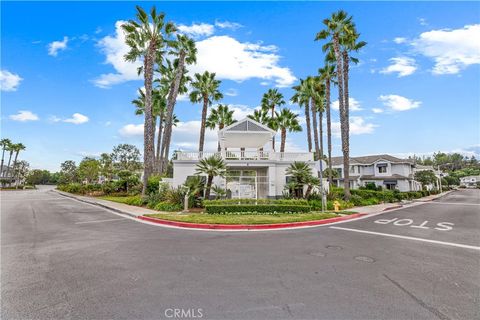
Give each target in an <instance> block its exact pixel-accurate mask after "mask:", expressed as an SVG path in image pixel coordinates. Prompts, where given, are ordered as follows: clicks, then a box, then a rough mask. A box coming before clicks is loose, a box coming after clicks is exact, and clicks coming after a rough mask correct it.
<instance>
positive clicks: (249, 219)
mask: <svg viewBox="0 0 480 320" xmlns="http://www.w3.org/2000/svg"><path fill="white" fill-rule="evenodd" d="M147 216H149V217H154V218H159V219H165V220H174V221H181V222H193V223H212V224H268V223H284V222H301V221H312V220H323V219H328V218H335V217H338V215H336V214H334V213H299V214H268V215H266V214H265V215H260V214H255V215H250V214H249V215H247V214H230V215H227V214H225V215H224V214H204V213H192V214H163V213H160V214H148V215H147Z"/></svg>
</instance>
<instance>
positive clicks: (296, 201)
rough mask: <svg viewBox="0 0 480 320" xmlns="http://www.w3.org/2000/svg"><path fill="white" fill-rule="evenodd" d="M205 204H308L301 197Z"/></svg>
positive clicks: (237, 200) (210, 202) (206, 204)
mask: <svg viewBox="0 0 480 320" xmlns="http://www.w3.org/2000/svg"><path fill="white" fill-rule="evenodd" d="M203 204H204V205H205V206H209V205H242V204H253V205H257V204H258V205H264V204H284V205H303V206H306V205H308V201H307V200H303V199H222V200H204V201H203Z"/></svg>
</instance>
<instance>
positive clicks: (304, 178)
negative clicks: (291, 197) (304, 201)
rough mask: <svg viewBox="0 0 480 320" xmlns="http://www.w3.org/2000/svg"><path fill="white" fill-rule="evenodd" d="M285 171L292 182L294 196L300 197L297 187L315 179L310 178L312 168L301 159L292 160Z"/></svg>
mask: <svg viewBox="0 0 480 320" xmlns="http://www.w3.org/2000/svg"><path fill="white" fill-rule="evenodd" d="M285 173H286V174H287V175H288V176H290V177H291V181H292V182H294V184H293V185H294V186H295V188H294V190H295V193H296V195H295V196H296V197H300V196H301V195H300V194H299V193H300V192H299V190H298V187H302V188H303V186H304V185H305V184H307V182H311V183H314V182H315V181H313V180H310V179H311V178H312V168H310V166H309V165H308V164H307V163H306V162H302V161H295V162H293V163H292V164H291V165H290V166H289V167H288V168H287V170H285Z"/></svg>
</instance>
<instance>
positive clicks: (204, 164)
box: [196, 156, 226, 199]
mask: <svg viewBox="0 0 480 320" xmlns="http://www.w3.org/2000/svg"><path fill="white" fill-rule="evenodd" d="M196 171H197V174H206V175H207V186H206V188H205V199H209V198H210V189H211V188H212V181H213V178H214V177H217V176H219V177H225V171H226V165H225V162H224V161H223V159H222V158H220V157H217V156H211V157H208V158H204V159H202V160H200V162H199V163H198V164H197V170H196Z"/></svg>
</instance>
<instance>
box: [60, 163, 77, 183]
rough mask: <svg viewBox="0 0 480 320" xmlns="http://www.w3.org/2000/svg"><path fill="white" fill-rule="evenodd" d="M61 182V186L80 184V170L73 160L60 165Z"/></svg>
mask: <svg viewBox="0 0 480 320" xmlns="http://www.w3.org/2000/svg"><path fill="white" fill-rule="evenodd" d="M60 175H61V176H60V181H59V183H61V184H67V183H72V182H78V168H77V165H76V164H75V161H73V160H67V161H65V162H63V163H62V164H60Z"/></svg>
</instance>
